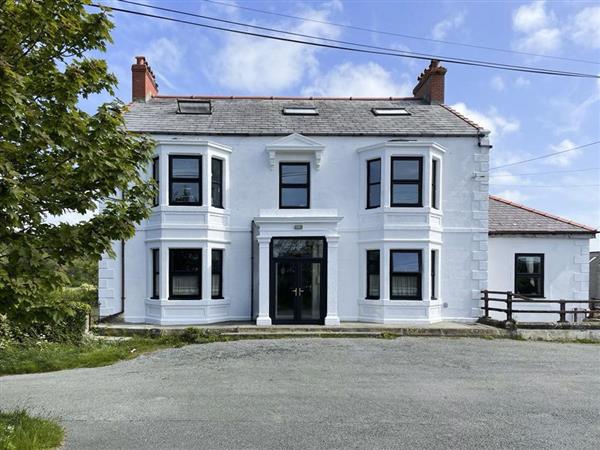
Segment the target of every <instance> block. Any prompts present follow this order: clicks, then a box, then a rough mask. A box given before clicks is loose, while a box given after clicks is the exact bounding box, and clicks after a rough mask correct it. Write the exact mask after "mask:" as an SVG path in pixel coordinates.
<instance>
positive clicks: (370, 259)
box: [367, 250, 379, 300]
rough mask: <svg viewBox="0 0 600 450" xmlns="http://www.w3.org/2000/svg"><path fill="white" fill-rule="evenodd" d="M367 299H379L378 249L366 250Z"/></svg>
mask: <svg viewBox="0 0 600 450" xmlns="http://www.w3.org/2000/svg"><path fill="white" fill-rule="evenodd" d="M367 299H371V300H376V299H379V250H367Z"/></svg>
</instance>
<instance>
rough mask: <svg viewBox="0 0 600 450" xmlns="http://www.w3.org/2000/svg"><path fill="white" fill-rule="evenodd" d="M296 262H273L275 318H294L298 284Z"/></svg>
mask: <svg viewBox="0 0 600 450" xmlns="http://www.w3.org/2000/svg"><path fill="white" fill-rule="evenodd" d="M296 268H297V263H295V262H276V263H275V319H276V320H294V318H295V315H294V309H295V298H296V291H297V285H298V281H297V280H298V276H297V271H296Z"/></svg>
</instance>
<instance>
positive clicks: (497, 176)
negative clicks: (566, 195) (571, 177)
mask: <svg viewBox="0 0 600 450" xmlns="http://www.w3.org/2000/svg"><path fill="white" fill-rule="evenodd" d="M593 170H600V167H590V168H589V169H572V170H552V171H548V172H530V173H511V174H506V175H490V178H509V177H526V176H527V177H529V176H533V175H549V174H555V173H572V172H591V171H593Z"/></svg>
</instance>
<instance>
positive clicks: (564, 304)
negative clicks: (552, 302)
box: [559, 299, 567, 322]
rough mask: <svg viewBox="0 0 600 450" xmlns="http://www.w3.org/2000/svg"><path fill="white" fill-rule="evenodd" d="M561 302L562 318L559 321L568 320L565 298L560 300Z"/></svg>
mask: <svg viewBox="0 0 600 450" xmlns="http://www.w3.org/2000/svg"><path fill="white" fill-rule="evenodd" d="M559 302H560V313H559V314H560V320H559V322H566V321H567V308H566V302H565V301H564V300H563V299H560V300H559Z"/></svg>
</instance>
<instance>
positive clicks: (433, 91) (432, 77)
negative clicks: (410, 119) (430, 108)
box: [413, 59, 446, 105]
mask: <svg viewBox="0 0 600 450" xmlns="http://www.w3.org/2000/svg"><path fill="white" fill-rule="evenodd" d="M445 75H446V68H445V67H442V66H440V62H439V61H438V60H437V59H432V60H431V63H430V64H429V67H428V68H427V69H425V70H424V71H423V73H422V74H421V75H420V76H419V78H417V85H416V86H415V88H414V89H413V95H414V96H415V97H417V98H420V99H422V100H424V101H425V102H427V103H429V104H430V105H433V104H439V103H444V76H445Z"/></svg>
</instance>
